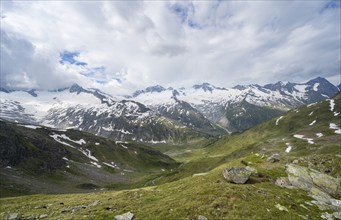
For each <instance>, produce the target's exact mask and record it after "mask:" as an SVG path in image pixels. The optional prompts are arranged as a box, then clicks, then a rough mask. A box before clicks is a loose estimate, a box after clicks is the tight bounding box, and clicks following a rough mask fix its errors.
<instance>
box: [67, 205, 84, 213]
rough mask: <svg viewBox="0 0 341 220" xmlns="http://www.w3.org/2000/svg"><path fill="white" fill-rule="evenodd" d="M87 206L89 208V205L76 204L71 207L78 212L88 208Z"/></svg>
mask: <svg viewBox="0 0 341 220" xmlns="http://www.w3.org/2000/svg"><path fill="white" fill-rule="evenodd" d="M86 208H87V206H85V205H80V206H75V207H73V208H72V209H71V212H77V211H79V210H81V209H86Z"/></svg>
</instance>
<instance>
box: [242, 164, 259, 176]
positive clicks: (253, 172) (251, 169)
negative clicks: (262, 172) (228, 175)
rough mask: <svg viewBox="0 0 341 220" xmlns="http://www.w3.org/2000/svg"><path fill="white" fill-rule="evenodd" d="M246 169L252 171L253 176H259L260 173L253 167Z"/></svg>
mask: <svg viewBox="0 0 341 220" xmlns="http://www.w3.org/2000/svg"><path fill="white" fill-rule="evenodd" d="M245 169H246V170H248V171H250V172H251V173H252V174H257V173H258V171H257V169H256V168H254V167H252V166H246V167H245Z"/></svg>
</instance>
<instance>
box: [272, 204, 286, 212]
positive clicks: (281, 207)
mask: <svg viewBox="0 0 341 220" xmlns="http://www.w3.org/2000/svg"><path fill="white" fill-rule="evenodd" d="M275 207H276V208H277V209H278V210H279V211H286V212H289V210H288V209H287V208H286V207H285V206H282V205H281V204H276V205H275Z"/></svg>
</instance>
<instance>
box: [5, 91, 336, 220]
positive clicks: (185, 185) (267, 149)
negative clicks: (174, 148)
mask: <svg viewBox="0 0 341 220" xmlns="http://www.w3.org/2000/svg"><path fill="white" fill-rule="evenodd" d="M329 103H330V102H329V101H324V102H321V103H319V104H316V105H313V106H310V107H305V106H304V107H301V108H299V109H298V110H292V111H290V112H288V113H287V114H285V115H284V117H283V118H282V119H281V120H279V122H278V125H276V119H274V120H271V121H268V122H266V123H263V124H261V125H259V126H256V127H254V128H252V129H250V130H248V131H246V132H244V133H242V134H239V135H232V136H229V137H223V138H222V139H220V140H217V141H215V142H213V143H212V144H211V145H207V146H206V147H205V148H203V149H195V150H194V151H192V152H188V153H187V156H188V157H187V159H186V157H185V156H184V154H179V155H178V156H176V157H178V158H179V159H181V160H182V161H183V162H184V163H183V165H182V166H181V167H180V168H179V169H177V170H174V171H173V172H170V171H169V172H167V174H164V175H163V178H158V179H157V180H156V181H155V182H156V183H159V184H160V185H158V186H153V187H145V188H139V189H135V190H124V191H112V192H110V191H108V192H101V193H92V194H69V195H35V196H24V197H17V198H5V199H1V200H0V202H1V206H0V213H1V214H0V217H1V218H3V217H5V215H6V214H7V213H10V212H20V213H24V214H26V215H37V214H49V215H50V217H51V219H81V218H83V219H108V218H109V219H110V218H113V216H114V215H117V214H121V213H124V212H127V211H131V212H133V213H134V214H135V215H136V219H193V218H195V217H196V216H197V215H204V216H206V217H207V218H208V219H246V218H247V219H302V217H300V215H301V216H306V217H307V218H308V219H320V216H321V213H322V211H319V210H318V208H317V207H316V206H309V205H307V204H306V203H305V202H306V201H311V200H312V199H311V198H310V197H308V196H307V194H306V193H305V192H304V191H302V190H298V189H293V190H289V189H283V188H280V187H278V186H276V185H275V184H274V181H275V179H276V178H277V177H280V176H285V172H284V165H285V163H287V162H290V161H292V160H294V159H296V158H303V159H304V161H305V162H302V165H306V166H310V167H312V168H316V169H318V170H320V171H324V170H325V168H330V170H331V171H330V174H331V175H332V176H336V177H340V176H341V173H340V172H341V169H340V165H341V159H340V156H339V155H340V154H341V152H340V149H341V146H340V143H341V140H340V138H341V135H340V134H336V133H335V132H334V131H333V130H331V129H330V128H329V123H331V122H332V123H335V124H337V125H338V126H340V125H341V121H340V115H339V116H337V117H335V116H334V114H333V113H332V112H331V111H330V110H329ZM340 109H341V103H340V95H339V96H338V97H337V98H336V106H335V110H334V111H337V112H340ZM312 111H313V112H314V113H313V114H312V115H311V116H309V114H310V113H311V112H312ZM313 120H316V121H317V122H316V123H315V124H314V125H309V124H310V123H311V122H312V121H313ZM318 132H322V133H323V134H324V136H323V137H321V138H317V137H316V133H318ZM294 134H303V135H305V136H306V137H311V138H313V139H314V142H315V144H308V143H307V141H305V140H300V139H297V138H294V137H293V135H294ZM286 143H290V144H291V145H292V146H293V149H292V150H291V152H290V153H285V152H284V151H285V149H286V148H287V146H286ZM178 150H179V149H178ZM273 153H278V154H279V156H278V157H279V158H280V159H281V160H280V162H278V163H270V162H267V161H266V159H267V157H268V156H270V155H271V154H273ZM241 160H244V161H246V162H249V163H252V165H253V166H254V167H256V168H257V169H258V172H259V173H260V174H259V175H257V176H254V177H252V178H251V179H250V181H249V182H248V184H245V185H236V184H230V183H227V182H226V181H225V180H224V179H223V177H222V175H221V171H222V169H223V168H224V167H229V166H234V167H243V166H244V165H243V164H241ZM202 172H207V174H206V175H203V176H192V174H195V173H202ZM161 183H164V184H161ZM96 200H99V201H100V204H99V205H97V206H94V207H88V208H85V209H81V210H80V211H78V212H75V213H73V214H71V213H62V212H61V210H62V209H68V208H70V207H74V206H77V205H82V204H83V205H87V204H90V203H92V202H94V201H96ZM60 202H63V203H64V205H60ZM47 204H52V206H51V207H50V208H49V209H43V208H37V209H34V207H37V206H43V205H47ZM276 204H281V205H283V206H285V207H286V208H288V210H289V212H286V211H279V210H278V209H277V208H276V207H275V205H276ZM301 205H304V207H303V206H301ZM107 207H111V210H106V208H107Z"/></svg>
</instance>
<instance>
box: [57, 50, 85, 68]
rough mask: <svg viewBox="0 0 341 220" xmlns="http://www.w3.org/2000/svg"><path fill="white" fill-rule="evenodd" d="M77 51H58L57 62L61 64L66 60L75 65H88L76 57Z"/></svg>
mask: <svg viewBox="0 0 341 220" xmlns="http://www.w3.org/2000/svg"><path fill="white" fill-rule="evenodd" d="M79 54H80V53H79V52H77V51H75V52H71V51H67V50H65V51H63V52H62V53H60V55H59V57H60V60H59V63H61V64H65V63H66V62H68V63H70V64H74V65H77V66H86V65H88V64H87V63H86V62H82V61H78V60H77V59H76V58H77V57H78V56H79Z"/></svg>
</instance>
